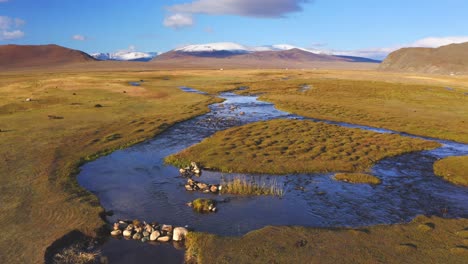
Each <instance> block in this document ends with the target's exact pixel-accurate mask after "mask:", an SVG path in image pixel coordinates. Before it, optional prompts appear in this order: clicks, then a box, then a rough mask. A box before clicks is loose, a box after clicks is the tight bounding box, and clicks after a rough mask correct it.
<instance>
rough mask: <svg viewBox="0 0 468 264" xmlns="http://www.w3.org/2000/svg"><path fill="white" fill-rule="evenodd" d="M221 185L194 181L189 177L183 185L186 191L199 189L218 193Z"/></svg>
mask: <svg viewBox="0 0 468 264" xmlns="http://www.w3.org/2000/svg"><path fill="white" fill-rule="evenodd" d="M221 188H222V186H221V185H219V184H206V183H203V182H198V181H194V180H193V179H191V178H189V179H188V180H187V184H186V185H185V190H187V191H200V192H204V193H218V192H219V191H221Z"/></svg>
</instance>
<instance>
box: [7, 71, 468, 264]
mask: <svg viewBox="0 0 468 264" xmlns="http://www.w3.org/2000/svg"><path fill="white" fill-rule="evenodd" d="M283 78H287V80H284V79H283ZM141 79H143V80H145V82H144V84H143V85H142V87H133V86H129V85H128V82H130V81H138V80H141ZM311 80H319V81H320V82H321V81H324V82H326V86H325V88H324V89H325V90H323V91H325V93H324V96H323V97H321V99H323V100H329V102H326V103H325V104H324V105H323V109H325V110H323V111H325V112H326V111H327V110H326V109H330V105H340V104H341V105H342V108H341V109H342V110H341V115H342V116H341V117H340V119H346V120H347V121H350V122H355V123H365V122H364V121H363V120H365V121H366V122H368V123H369V124H370V125H376V126H378V125H382V126H384V125H385V126H386V127H387V125H388V127H387V128H392V126H390V125H389V124H387V123H385V122H381V120H380V119H382V118H384V119H385V116H384V117H382V112H380V111H383V112H386V111H390V110H389V108H391V107H402V108H401V109H400V110H399V111H396V112H395V113H396V114H393V115H392V116H391V117H392V118H393V122H394V123H395V124H396V123H401V124H406V126H411V127H413V128H414V129H413V130H412V131H416V132H417V131H425V132H424V133H423V134H425V135H429V136H438V135H445V136H447V138H453V139H457V140H458V138H460V139H461V141H466V134H464V133H466V131H467V129H466V127H465V126H466V124H463V123H462V122H461V121H460V120H462V119H464V120H466V108H467V105H468V104H466V98H467V97H463V92H468V77H463V76H457V77H447V76H433V75H414V74H395V73H381V72H373V71H336V70H306V71H299V70H297V71H296V70H294V71H292V70H290V71H282V70H225V71H218V70H171V71H164V70H160V71H154V70H152V69H150V68H148V67H147V64H143V63H136V64H120V63H113V62H110V63H104V64H99V66H97V64H96V65H94V64H82V65H70V66H67V67H65V66H64V67H62V68H60V69H58V68H57V69H52V68H43V67H40V68H36V69H33V70H31V71H24V70H19V69H15V70H14V71H10V72H8V71H2V72H0V130H1V131H2V132H0V146H1V148H0V223H2V227H3V231H2V236H1V237H0V263H41V262H43V259H44V251H45V249H46V248H47V246H49V245H50V244H51V243H52V242H53V241H55V240H56V239H58V238H60V237H62V236H63V235H65V234H67V233H69V232H70V231H72V230H75V229H77V230H80V231H82V232H84V233H85V234H88V235H96V228H99V227H100V226H101V225H102V224H103V221H102V219H101V218H100V217H99V216H98V215H99V213H102V208H101V207H100V206H99V202H98V200H97V199H96V197H95V196H94V195H92V194H90V193H88V192H87V191H85V190H83V189H82V188H80V187H79V186H78V185H77V184H76V181H75V178H74V175H75V174H76V173H77V167H78V166H79V165H80V164H82V163H83V162H84V161H86V160H90V159H93V158H96V157H98V156H99V155H104V154H106V153H109V152H111V151H113V150H115V149H118V148H122V147H126V146H129V145H131V144H134V143H136V142H140V141H142V140H144V139H147V138H150V137H152V136H153V135H155V134H157V133H159V132H161V131H163V130H164V129H165V128H167V127H168V126H170V125H171V124H173V123H174V122H177V121H180V120H184V119H187V118H190V117H192V116H195V115H198V114H201V113H203V112H205V111H207V107H206V106H207V104H208V103H210V101H209V100H208V99H207V98H206V97H204V96H202V95H196V94H186V93H183V92H180V91H179V90H178V89H174V88H175V87H178V86H183V85H185V86H190V87H194V88H198V89H201V90H204V91H207V92H210V93H217V92H219V91H226V90H230V89H234V88H236V87H238V86H243V85H248V86H251V91H253V92H266V93H267V94H265V96H270V95H271V96H272V99H271V101H274V100H277V101H278V102H279V103H280V106H281V107H284V106H290V105H288V103H287V102H282V101H281V100H279V99H277V98H276V97H277V96H278V95H281V94H284V95H285V96H286V97H288V98H289V100H295V99H296V98H300V97H302V96H305V97H306V98H307V97H310V98H312V99H305V100H303V99H300V100H298V102H299V103H300V104H305V105H306V106H307V108H305V109H304V111H303V112H304V114H307V115H308V116H314V117H320V116H321V115H319V114H318V113H320V112H321V111H316V112H309V111H308V110H307V109H311V105H313V104H314V103H315V101H316V100H318V99H317V98H316V95H311V94H310V92H312V91H313V90H311V91H309V92H307V93H305V94H302V93H301V94H298V85H299V84H304V83H307V84H309V83H310V84H312V83H311ZM346 80H366V82H369V83H371V84H372V83H373V82H378V83H382V86H383V88H379V89H382V90H383V91H386V93H385V94H386V97H382V95H381V94H379V93H376V92H374V90H372V85H371V86H370V87H369V85H367V86H364V87H362V88H359V87H358V88H357V89H356V90H354V88H352V89H351V88H346V87H345V86H341V85H339V84H340V83H342V82H344V83H350V82H349V81H346ZM384 82H385V83H384ZM386 82H389V84H390V85H388V86H387V85H386V84H387V83H386ZM361 83H362V82H359V83H358V84H361ZM335 84H336V85H335ZM354 84H356V83H354ZM416 84H417V87H416V88H415V86H414V85H416ZM358 86H360V85H358ZM445 86H450V87H454V88H455V91H448V90H445V89H444V87H445ZM343 87H345V88H343ZM379 87H380V86H379ZM425 89H427V90H425ZM340 90H341V91H343V97H341V98H340V97H334V96H333V95H334V93H337V92H339V91H340ZM366 90H367V92H366ZM124 91H125V93H124ZM323 91H322V92H323ZM355 91H358V92H356V94H354V92H355ZM73 93H75V95H73ZM402 94H404V95H405V96H407V97H408V98H405V97H404V96H401V95H402ZM421 96H422V97H421ZM439 97H440V98H439ZM26 98H32V99H33V101H32V102H25V99H26ZM265 98H267V97H265ZM434 98H439V99H437V100H436V99H434ZM386 99H388V101H386ZM411 99H413V100H411ZM280 101H281V102H280ZM382 102H383V103H384V104H382ZM434 102H435V103H434ZM387 103H388V105H387ZM96 104H101V105H102V106H103V107H102V108H95V107H94V106H95V105H96ZM413 105H415V106H417V108H418V109H419V110H418V111H417V112H414V111H413V113H412V114H410V115H408V117H407V116H406V115H405V114H404V113H406V112H408V113H409V112H410V110H409V109H411V107H412V106H413ZM292 106H294V105H292ZM292 106H290V107H291V109H293V110H294V109H296V108H294V107H292ZM435 108H437V109H438V111H435V110H434V109H435ZM369 109H371V110H372V111H369ZM376 109H377V110H378V111H375V110H376ZM296 110H297V111H298V112H299V110H300V109H299V110H298V109H296ZM359 111H362V112H363V113H366V115H367V116H368V117H367V119H363V118H362V117H360V116H359V115H357V114H356V113H357V112H359ZM390 112H391V113H393V112H392V111H390ZM48 115H52V116H60V117H63V119H49V118H48ZM372 116H374V118H371V117H372ZM324 117H330V118H331V119H335V117H333V115H324ZM428 120H429V121H430V120H433V121H431V122H427V121H428ZM437 122H440V124H435V123H437ZM434 124H435V126H434V127H435V128H432V127H431V126H432V125H434ZM440 127H445V130H446V132H444V131H442V133H441V131H440ZM412 131H410V132H412Z"/></svg>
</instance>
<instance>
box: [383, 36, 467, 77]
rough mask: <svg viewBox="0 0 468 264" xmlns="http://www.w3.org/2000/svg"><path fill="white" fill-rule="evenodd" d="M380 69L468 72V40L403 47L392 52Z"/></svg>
mask: <svg viewBox="0 0 468 264" xmlns="http://www.w3.org/2000/svg"><path fill="white" fill-rule="evenodd" d="M379 69H380V70H388V71H407V72H421V73H437V74H452V73H453V74H468V42H466V43H462V44H451V45H447V46H442V47H439V48H435V49H433V48H403V49H399V50H397V51H395V52H392V53H391V54H390V55H388V57H387V58H386V59H385V60H384V61H383V62H382V64H381V65H380V66H379Z"/></svg>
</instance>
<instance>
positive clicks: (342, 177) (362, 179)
mask: <svg viewBox="0 0 468 264" xmlns="http://www.w3.org/2000/svg"><path fill="white" fill-rule="evenodd" d="M333 178H334V179H335V180H337V181H344V182H350V183H368V184H380V183H382V181H381V180H380V179H379V178H377V177H375V176H373V175H369V174H365V173H337V174H335V176H334V177H333Z"/></svg>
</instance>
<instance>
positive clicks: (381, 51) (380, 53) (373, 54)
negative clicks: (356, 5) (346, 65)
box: [324, 36, 468, 59]
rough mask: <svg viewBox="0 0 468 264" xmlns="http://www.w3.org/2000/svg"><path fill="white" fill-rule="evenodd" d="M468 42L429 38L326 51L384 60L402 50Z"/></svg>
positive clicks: (466, 38)
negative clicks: (395, 43)
mask: <svg viewBox="0 0 468 264" xmlns="http://www.w3.org/2000/svg"><path fill="white" fill-rule="evenodd" d="M463 42H468V36H453V37H428V38H423V39H419V40H416V41H414V42H412V43H409V44H400V45H395V46H393V47H383V48H368V49H358V50H341V51H340V50H326V51H324V52H325V53H329V54H334V55H345V56H357V57H366V58H373V59H384V58H385V57H387V56H388V54H390V53H392V52H393V51H396V50H398V49H401V48H406V47H410V48H418V47H421V48H438V47H440V46H445V45H449V44H454V43H463Z"/></svg>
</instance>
